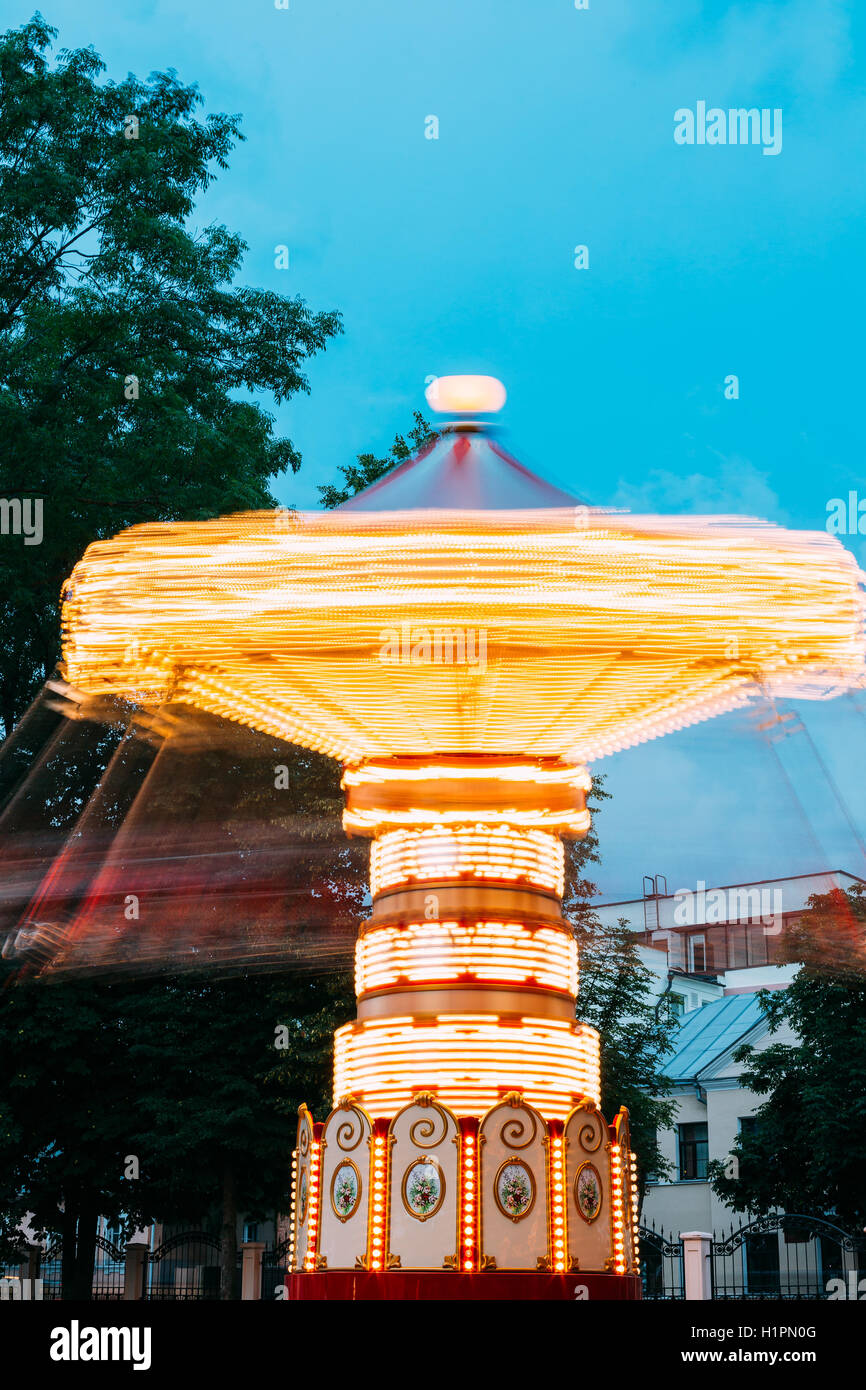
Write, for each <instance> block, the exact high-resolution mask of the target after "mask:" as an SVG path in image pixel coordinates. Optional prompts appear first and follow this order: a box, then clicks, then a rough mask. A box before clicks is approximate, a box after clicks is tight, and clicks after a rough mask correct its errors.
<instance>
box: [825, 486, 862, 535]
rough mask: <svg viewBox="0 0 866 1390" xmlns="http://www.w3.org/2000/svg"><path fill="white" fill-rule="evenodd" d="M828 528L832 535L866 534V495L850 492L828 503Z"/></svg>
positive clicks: (832, 498) (831, 499) (833, 498)
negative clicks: (861, 495)
mask: <svg viewBox="0 0 866 1390" xmlns="http://www.w3.org/2000/svg"><path fill="white" fill-rule="evenodd" d="M826 529H827V530H828V531H829V532H830V535H831V536H866V497H863V498H861V497H860V496H859V495H858V494H857V493H856V492H853V491H852V492H849V493H848V496H847V497H831V498H830V500H829V502H828V503H827V521H826Z"/></svg>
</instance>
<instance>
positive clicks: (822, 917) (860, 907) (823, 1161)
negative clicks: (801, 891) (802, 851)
mask: <svg viewBox="0 0 866 1390" xmlns="http://www.w3.org/2000/svg"><path fill="white" fill-rule="evenodd" d="M780 955H781V959H782V960H784V961H788V962H791V963H799V964H800V970H799V971H798V973H797V975H796V976H795V978H794V980H793V982H792V983H791V984H790V985H789V986H788V987H787V989H784V990H762V991H761V994H760V996H759V997H760V1000H761V1006H762V1008H763V1010H764V1012H765V1014H766V1016H767V1019H768V1022H769V1026H770V1032H771V1033H775V1032H777V1031H778V1030H779V1029H780V1028H781V1027H782V1026H783V1025H787V1026H788V1027H789V1028H790V1029H791V1030H792V1031H793V1033H794V1034H795V1036H796V1041H795V1042H792V1043H783V1042H777V1043H773V1044H771V1045H770V1046H769V1047H768V1048H766V1049H765V1050H764V1051H761V1052H758V1051H756V1050H755V1049H754V1048H752V1047H751V1046H745V1047H742V1048H740V1049H739V1051H738V1052H737V1053H736V1054H735V1060H737V1061H740V1062H744V1063H745V1064H746V1066H745V1069H744V1071H743V1073H742V1081H743V1084H744V1085H745V1086H748V1087H749V1088H750V1089H751V1090H753V1091H755V1092H756V1093H757V1094H758V1095H761V1096H766V1097H767V1099H766V1100H765V1101H764V1103H763V1104H762V1105H761V1106H760V1108H759V1109H758V1111H757V1113H756V1116H755V1124H754V1126H753V1127H750V1130H749V1131H748V1132H747V1133H745V1134H741V1135H740V1136H738V1138H737V1140H736V1143H735V1145H734V1149H733V1157H734V1159H735V1160H736V1166H735V1165H732V1164H730V1161H728V1163H723V1162H721V1161H719V1160H717V1161H716V1162H715V1163H713V1165H712V1167H711V1179H712V1183H713V1188H714V1190H715V1192H716V1193H717V1194H718V1196H719V1197H721V1198H722V1200H723V1201H725V1202H727V1203H728V1204H729V1205H730V1206H732V1207H734V1208H735V1210H737V1211H750V1212H755V1213H757V1214H761V1215H762V1214H764V1213H766V1212H768V1211H771V1210H773V1209H774V1208H776V1207H781V1208H783V1209H784V1210H786V1211H792V1212H805V1213H806V1214H807V1215H824V1216H830V1217H831V1218H835V1219H836V1220H838V1221H839V1222H841V1223H842V1224H843V1225H849V1226H851V1227H852V1228H854V1229H856V1230H861V1229H862V1228H863V1227H864V1225H866V1184H864V1181H863V1155H864V1153H866V1099H864V1087H863V1078H864V1076H866V888H864V887H863V886H861V885H857V886H856V887H854V888H853V889H851V890H850V891H849V892H848V893H847V894H842V893H838V892H835V893H829V894H826V895H816V896H815V897H813V898H810V900H809V910H808V911H807V912H805V913H804V914H803V915H802V916H801V917H800V918H799V919H797V920H796V921H794V922H793V923H792V924H790V925H788V926H786V928H785V931H784V934H783V937H782V941H781V949H780ZM732 1169H733V1171H734V1172H736V1173H737V1176H736V1177H734V1176H733V1173H732V1171H731V1170H732ZM726 1170H727V1174H726Z"/></svg>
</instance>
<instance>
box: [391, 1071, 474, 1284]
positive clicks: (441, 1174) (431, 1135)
mask: <svg viewBox="0 0 866 1390" xmlns="http://www.w3.org/2000/svg"><path fill="white" fill-rule="evenodd" d="M389 1142H390V1148H391V1165H390V1204H389V1205H390V1213H391V1237H390V1241H389V1246H388V1248H389V1252H390V1253H389V1258H388V1264H389V1267H390V1268H396V1267H397V1266H398V1265H399V1267H400V1268H401V1269H444V1268H455V1267H456V1264H457V1258H458V1255H457V1252H458V1239H459V1231H458V1220H459V1212H460V1188H459V1177H458V1174H459V1166H458V1161H459V1129H458V1125H457V1117H456V1116H455V1115H454V1114H453V1112H452V1111H451V1110H448V1109H446V1108H445V1106H443V1105H440V1104H439V1103H438V1102H437V1101H436V1100H435V1098H434V1097H433V1096H432V1095H430V1094H429V1093H422V1094H419V1095H417V1096H416V1097H415V1099H414V1100H413V1101H412V1103H411V1104H410V1105H407V1106H405V1108H404V1109H403V1110H401V1111H400V1113H399V1114H398V1115H396V1116H395V1117H394V1119H393V1121H392V1122H391V1127H390V1130H389Z"/></svg>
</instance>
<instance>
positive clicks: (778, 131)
mask: <svg viewBox="0 0 866 1390" xmlns="http://www.w3.org/2000/svg"><path fill="white" fill-rule="evenodd" d="M674 140H675V142H676V143H677V144H678V145H761V146H762V147H763V148H762V150H761V153H762V154H781V153H782V110H781V107H778V106H776V107H773V108H772V109H771V108H770V107H768V106H762V107H761V108H760V110H759V109H758V107H757V106H750V107H748V108H746V107H745V106H738V107H731V108H729V109H728V110H727V111H726V110H724V108H723V107H721V106H710V107H708V106H707V103H706V102H705V101H698V102H696V103H695V109H694V111H693V110H692V109H691V107H690V106H681V107H679V109H678V110H676V111H675V112H674Z"/></svg>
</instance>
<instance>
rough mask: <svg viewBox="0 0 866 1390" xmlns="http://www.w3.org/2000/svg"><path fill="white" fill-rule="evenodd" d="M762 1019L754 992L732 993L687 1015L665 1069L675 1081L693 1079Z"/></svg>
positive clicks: (762, 1012)
mask: <svg viewBox="0 0 866 1390" xmlns="http://www.w3.org/2000/svg"><path fill="white" fill-rule="evenodd" d="M764 1018H765V1015H764V1011H763V1009H762V1008H761V1005H760V1003H759V1002H758V996H757V995H756V994H731V995H727V996H726V997H725V998H724V999H717V1000H716V1001H715V1003H713V1004H704V1006H703V1008H700V1009H695V1010H694V1012H693V1013H690V1014H686V1016H685V1018H684V1019H683V1022H682V1025H681V1027H680V1028H679V1030H678V1032H677V1034H676V1037H675V1039H674V1053H673V1056H671V1057H668V1058H667V1059H666V1060H665V1062H664V1072H665V1075H666V1076H669V1077H671V1078H672V1080H674V1081H692V1080H694V1079H696V1078H697V1077H698V1076H699V1075H700V1073H701V1072H703V1071H705V1070H706V1069H707V1068H708V1067H710V1066H712V1064H713V1063H714V1062H716V1061H718V1059H719V1058H720V1057H722V1056H723V1054H724V1053H726V1052H728V1051H729V1050H730V1048H732V1047H734V1046H735V1045H736V1044H737V1043H738V1042H739V1041H740V1040H741V1039H742V1038H745V1036H746V1034H747V1033H749V1032H751V1030H752V1029H753V1028H754V1027H755V1025H756V1024H758V1023H760V1022H761V1021H762V1019H764Z"/></svg>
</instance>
